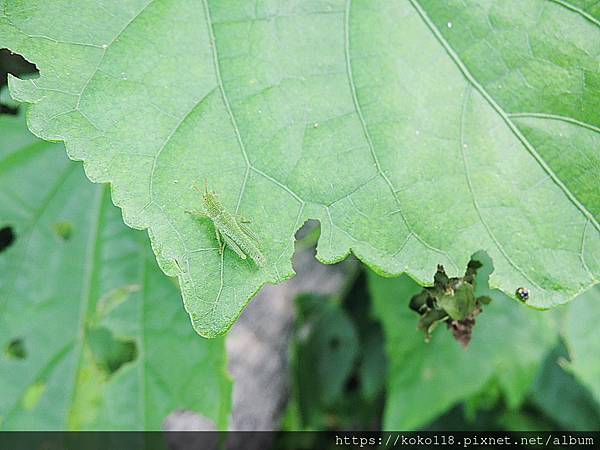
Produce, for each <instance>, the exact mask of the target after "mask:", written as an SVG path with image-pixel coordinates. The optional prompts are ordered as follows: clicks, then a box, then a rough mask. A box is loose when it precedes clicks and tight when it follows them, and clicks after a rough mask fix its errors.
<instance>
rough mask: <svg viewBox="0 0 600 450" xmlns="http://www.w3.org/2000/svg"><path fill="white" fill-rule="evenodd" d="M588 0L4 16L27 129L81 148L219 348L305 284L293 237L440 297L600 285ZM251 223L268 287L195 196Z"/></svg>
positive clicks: (125, 7) (187, 2) (323, 3)
mask: <svg viewBox="0 0 600 450" xmlns="http://www.w3.org/2000/svg"><path fill="white" fill-rule="evenodd" d="M594 4H595V3H594V2H590V1H584V0H578V1H573V2H571V3H568V2H566V1H558V0H556V1H549V0H485V1H481V0H465V1H462V0H448V1H443V2H440V1H438V0H408V1H401V0H354V1H352V0H306V1H301V2H299V1H296V0H278V1H269V2H258V3H257V2H245V1H239V0H156V1H151V0H126V1H116V0H102V1H97V0H81V1H78V2H77V8H73V7H72V2H70V1H68V0H55V1H52V2H48V1H45V0H0V47H4V46H6V47H9V48H10V49H12V50H14V51H16V52H18V53H20V54H22V55H24V56H25V57H26V58H27V59H29V60H30V61H32V62H34V63H35V64H37V66H38V68H39V69H40V78H39V79H38V80H32V81H21V80H18V79H15V78H12V79H11V85H12V91H13V93H14V95H16V96H17V97H18V98H19V99H20V100H22V101H26V102H28V103H31V104H32V106H31V109H30V113H29V127H30V128H31V130H32V131H33V132H34V133H36V134H37V135H39V136H41V137H43V138H45V139H53V140H64V141H65V142H66V146H67V151H68V153H69V155H70V156H71V157H72V158H73V159H79V160H83V161H84V162H85V167H86V171H87V175H88V177H89V178H90V179H91V180H93V181H96V182H110V183H112V195H113V201H114V202H115V204H117V205H118V206H120V207H121V208H123V216H124V219H125V222H126V223H127V224H128V225H130V226H132V227H134V228H141V229H144V228H148V230H149V234H150V237H151V239H152V242H153V248H154V251H155V253H156V255H157V258H158V261H159V264H160V266H161V268H162V269H163V271H165V273H167V274H168V275H171V276H178V277H179V280H180V284H181V286H182V292H183V297H184V302H185V305H186V309H187V310H188V312H189V313H190V315H191V317H192V321H193V324H194V327H195V329H196V330H197V331H198V332H199V333H200V334H202V335H205V336H214V335H217V334H220V333H223V332H225V331H226V330H227V328H228V327H229V326H230V325H231V324H232V323H233V321H234V320H235V318H236V317H237V316H238V315H239V314H240V313H241V311H242V309H243V308H244V306H245V305H246V304H247V303H248V301H249V299H250V298H251V297H252V295H253V294H254V293H255V292H256V291H257V290H258V289H259V288H260V286H262V285H263V284H264V283H265V282H272V283H276V282H279V281H281V280H283V279H285V278H288V277H290V276H291V275H292V274H293V270H292V267H291V264H290V257H291V254H292V252H293V250H294V247H293V240H294V233H295V231H296V230H297V229H298V228H299V227H300V225H301V224H302V223H303V222H304V221H305V220H306V219H308V218H315V219H319V220H320V221H321V224H322V228H323V233H322V238H321V239H320V242H319V247H318V257H319V259H320V260H321V261H323V262H327V263H331V262H335V261H339V260H340V259H342V258H344V256H346V255H347V254H348V253H349V252H350V251H352V252H354V253H355V254H356V255H357V256H358V257H359V258H361V259H362V260H363V261H365V262H366V263H368V264H369V265H370V266H371V267H373V268H374V269H376V270H377V271H378V272H385V273H387V274H399V273H401V272H404V271H406V272H408V273H410V274H411V275H412V276H413V277H415V278H416V279H418V280H420V281H428V280H429V276H430V274H431V272H432V270H433V269H434V268H435V266H436V264H438V263H442V264H444V265H445V266H446V269H447V270H448V272H449V275H451V276H455V275H459V274H460V272H461V271H462V269H463V268H464V267H465V265H466V263H467V262H468V260H469V257H470V255H471V254H472V253H474V252H476V251H478V250H480V249H483V250H485V251H487V253H488V254H489V255H490V256H491V257H492V258H493V259H494V263H495V266H496V271H495V272H494V274H493V275H492V280H491V284H492V285H493V286H494V287H499V288H501V289H503V290H504V291H505V292H508V293H513V292H514V291H515V289H516V288H518V287H521V286H522V287H527V288H528V289H529V290H530V292H531V298H530V301H529V302H530V304H531V305H532V306H535V307H541V308H545V307H549V306H553V305H555V304H558V303H564V302H566V301H568V300H570V299H571V298H573V297H574V296H575V295H576V294H577V293H579V292H581V291H583V290H585V289H586V288H587V287H589V286H590V285H592V284H594V283H596V279H597V278H598V273H599V272H600V259H599V256H598V255H600V232H599V230H600V227H599V225H598V214H599V212H600V198H599V196H600V191H599V190H598V189H597V180H598V177H599V176H600V162H599V158H600V157H599V156H598V155H600V135H599V129H600V128H599V127H600V114H598V109H597V105H598V104H600V89H599V86H600V69H599V65H598V58H599V55H600V27H599V23H600V22H599V17H600V11H598V8H597V6H594ZM205 178H207V179H208V180H209V184H210V186H211V187H212V188H213V189H214V190H215V191H217V192H218V194H219V195H220V196H221V199H222V201H223V202H224V204H225V205H226V206H227V208H228V209H230V210H231V211H236V212H241V213H243V214H244V215H245V216H247V217H248V218H250V219H252V220H253V221H254V223H253V227H254V230H255V231H256V233H257V234H258V236H259V238H260V241H261V245H262V249H263V251H264V253H265V254H266V256H267V259H268V264H267V265H266V267H265V268H262V269H257V268H256V267H255V266H253V265H252V264H247V263H246V262H244V261H242V260H240V259H239V258H238V257H237V256H236V255H235V254H234V253H233V252H231V251H229V250H228V251H226V252H225V254H224V256H220V255H219V252H218V250H217V248H216V242H215V239H214V233H213V231H212V229H211V227H210V226H209V225H208V224H206V223H198V222H197V221H195V220H193V219H192V218H191V217H189V216H188V215H186V214H185V212H184V211H185V210H186V209H198V208H199V207H200V198H199V196H198V194H197V193H196V192H195V191H194V189H193V187H192V186H193V184H194V183H200V184H202V181H203V180H204V179H205Z"/></svg>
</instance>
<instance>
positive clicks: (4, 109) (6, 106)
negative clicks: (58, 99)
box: [0, 49, 39, 114]
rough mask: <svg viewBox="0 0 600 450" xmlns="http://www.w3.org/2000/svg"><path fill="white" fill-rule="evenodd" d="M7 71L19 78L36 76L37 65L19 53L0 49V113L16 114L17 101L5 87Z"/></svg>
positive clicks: (17, 108) (37, 72)
mask: <svg viewBox="0 0 600 450" xmlns="http://www.w3.org/2000/svg"><path fill="white" fill-rule="evenodd" d="M9 73H11V74H13V75H15V76H18V77H20V78H37V77H38V75H39V71H38V69H37V67H36V66H35V65H34V64H31V63H30V62H29V61H27V60H26V59H25V58H23V57H22V56H21V55H17V54H16V53H13V52H11V51H10V50H8V49H0V114H17V112H18V110H19V107H18V103H17V102H14V101H13V100H12V99H11V98H10V95H8V90H7V89H6V87H5V85H6V82H7V75H8V74H9Z"/></svg>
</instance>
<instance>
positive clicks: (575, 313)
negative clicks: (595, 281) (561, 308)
mask: <svg viewBox="0 0 600 450" xmlns="http://www.w3.org/2000/svg"><path fill="white" fill-rule="evenodd" d="M576 300H577V301H574V302H573V303H572V304H571V305H570V306H569V308H568V310H567V314H566V317H565V324H564V328H563V335H564V339H565V343H566V345H567V349H568V352H569V362H566V361H565V363H564V367H565V368H566V369H568V370H569V371H571V372H573V374H574V375H575V376H576V377H577V378H578V379H579V380H580V381H581V382H582V383H583V384H584V385H585V386H587V388H588V389H589V390H590V391H591V392H592V394H593V395H594V398H595V399H596V402H598V404H600V286H596V287H593V288H591V289H589V290H588V291H587V292H585V293H583V294H582V295H580V296H579V297H577V299H576Z"/></svg>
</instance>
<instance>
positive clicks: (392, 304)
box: [368, 255, 558, 430]
mask: <svg viewBox="0 0 600 450" xmlns="http://www.w3.org/2000/svg"><path fill="white" fill-rule="evenodd" d="M478 258H479V259H480V260H481V262H483V263H484V267H483V268H482V269H480V270H479V273H478V280H477V296H480V295H487V296H489V297H491V298H492V299H493V301H492V302H490V303H489V304H488V305H485V307H484V309H483V311H482V313H481V315H479V316H478V317H477V325H476V326H475V328H474V330H473V340H472V342H471V344H470V346H469V349H468V351H465V350H464V349H463V347H462V346H461V345H460V344H459V343H458V342H457V341H455V340H454V338H453V337H452V333H451V331H450V330H449V329H447V327H446V325H445V324H443V326H442V325H440V326H439V327H438V328H437V329H436V330H435V331H434V332H433V336H432V339H431V342H429V343H428V344H424V343H423V339H424V338H423V334H422V333H419V332H418V331H417V330H416V325H417V321H418V318H419V316H418V314H417V313H415V312H414V311H412V310H411V309H409V308H408V306H407V303H408V300H409V299H410V298H411V297H412V296H413V295H415V294H417V293H419V292H420V291H421V289H422V288H421V286H419V285H418V284H416V283H415V282H414V281H412V280H411V279H410V278H409V277H407V276H406V275H403V276H401V277H400V278H398V279H385V278H382V277H379V276H377V275H375V274H374V273H372V272H371V273H369V279H368V281H369V290H370V292H371V297H372V299H373V312H374V314H375V316H376V317H378V318H379V319H380V320H381V321H382V324H383V330H384V334H385V338H386V353H387V356H388V359H389V370H388V374H387V393H388V396H387V399H386V406H385V412H384V427H385V429H389V430H406V429H416V428H420V427H422V426H424V425H426V424H427V423H428V422H429V421H431V420H433V419H434V418H435V417H436V416H438V415H439V414H441V413H443V412H445V411H446V410H448V409H450V407H452V406H453V405H455V404H456V403H458V402H461V401H465V400H469V399H471V398H472V397H473V396H478V395H480V394H482V392H483V393H486V390H487V388H489V387H493V388H494V389H495V390H498V391H500V392H501V393H502V395H503V398H504V400H505V402H506V404H507V405H508V407H509V408H512V409H514V408H517V407H518V406H519V405H520V404H521V403H522V402H523V400H524V398H525V396H526V394H527V393H528V391H529V389H530V388H531V386H532V384H533V382H534V380H535V376H536V373H537V371H538V369H539V367H540V366H541V365H542V362H543V360H544V357H545V356H546V354H547V352H548V351H549V350H551V349H552V347H553V345H554V344H555V343H556V341H557V336H558V331H557V330H556V327H555V325H554V322H553V321H552V318H551V317H548V315H547V314H545V315H544V314H540V313H538V312H535V311H529V310H525V311H521V310H520V308H519V307H518V304H516V303H513V302H509V301H506V296H505V295H503V294H502V293H500V292H498V291H490V290H489V288H488V286H487V283H486V280H487V277H488V276H489V273H490V270H491V265H490V261H489V259H488V258H485V256H484V255H478Z"/></svg>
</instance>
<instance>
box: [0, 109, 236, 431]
mask: <svg viewBox="0 0 600 450" xmlns="http://www.w3.org/2000/svg"><path fill="white" fill-rule="evenodd" d="M0 187H1V188H0V229H5V230H8V229H11V230H12V236H13V242H12V245H11V246H9V247H8V248H5V249H4V251H3V252H2V253H1V254H0V274H1V276H0V429H7V430H14V429H34V430H35V429H44V430H53V429H58V430H61V429H112V430H120V429H125V430H131V429H158V428H160V425H161V423H162V421H163V420H164V419H165V417H166V416H167V415H168V414H169V413H170V412H172V411H173V410H175V409H177V408H185V409H189V410H193V411H197V412H198V413H200V414H203V415H204V416H206V417H208V418H210V419H212V420H213V421H214V422H215V423H216V424H218V426H220V427H225V425H226V420H227V415H228V414H229V412H230V395H231V384H230V381H229V379H228V377H227V373H226V367H225V363H226V359H225V348H224V342H223V340H222V339H218V340H214V341H207V340H204V339H201V338H199V337H198V336H197V335H196V333H194V331H193V330H192V329H191V327H189V326H188V325H187V323H189V322H188V318H187V315H186V314H185V312H184V310H183V308H182V307H181V302H180V301H179V300H178V298H179V295H178V290H177V287H176V286H175V283H173V282H172V281H171V280H169V279H168V278H166V277H164V276H163V275H162V274H161V272H160V270H159V269H158V267H157V266H156V262H155V261H154V258H153V256H152V252H151V250H150V246H149V244H148V243H147V242H146V241H147V238H146V237H145V236H144V235H143V234H142V233H140V232H135V231H132V230H130V229H128V228H127V227H125V226H124V225H123V223H122V221H121V217H120V214H119V210H118V209H116V208H114V207H113V206H112V204H111V202H110V196H109V192H108V189H107V187H106V186H104V185H102V186H100V185H92V184H90V183H89V182H87V180H86V179H85V177H84V175H83V171H82V170H81V165H80V164H79V163H73V162H70V161H69V160H68V159H67V158H66V157H65V156H64V148H63V147H62V145H59V144H50V143H46V142H42V141H39V140H37V139H36V138H35V137H34V136H32V135H31V134H30V133H29V132H28V131H27V128H26V127H25V120H24V118H23V117H18V118H17V117H11V116H0ZM6 243H7V242H5V244H6Z"/></svg>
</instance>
